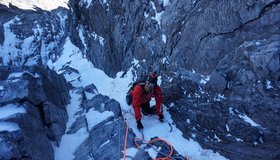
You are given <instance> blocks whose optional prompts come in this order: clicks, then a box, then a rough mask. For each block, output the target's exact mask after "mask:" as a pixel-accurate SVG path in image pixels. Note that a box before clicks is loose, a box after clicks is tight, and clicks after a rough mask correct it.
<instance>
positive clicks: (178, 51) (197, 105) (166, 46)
mask: <svg viewBox="0 0 280 160" xmlns="http://www.w3.org/2000/svg"><path fill="white" fill-rule="evenodd" d="M166 2H167V1H161V0H140V1H102V2H101V1H94V2H92V3H90V4H87V3H86V2H81V1H80V2H79V1H74V0H70V2H69V6H70V8H72V10H71V12H70V13H69V15H70V16H71V18H70V19H69V21H70V24H71V25H70V26H69V31H70V33H71V38H72V40H73V41H74V42H75V43H76V45H77V46H79V47H80V48H81V49H83V50H84V53H85V55H86V56H87V57H88V59H89V60H90V61H92V62H93V64H94V65H95V66H96V67H98V68H100V69H102V70H104V71H105V72H106V73H107V74H108V75H111V76H114V75H115V74H116V72H117V71H119V70H121V69H122V70H125V69H127V67H130V66H131V64H130V63H131V61H132V59H133V58H135V59H137V60H139V66H140V67H138V68H137V69H136V71H137V72H138V73H139V72H146V71H152V70H158V71H159V73H160V75H161V76H162V87H163V91H164V94H165V104H167V105H168V106H169V107H170V108H169V110H170V112H171V114H172V117H173V119H174V120H175V123H176V125H177V126H178V127H179V128H180V129H181V130H182V131H183V133H184V136H185V137H186V138H193V139H196V140H197V141H198V142H199V143H200V144H201V145H202V146H203V147H205V148H210V149H213V150H215V151H218V152H219V153H221V154H222V155H224V156H226V157H228V158H230V159H260V158H262V157H266V159H279V157H280V153H279V149H278V148H279V144H280V143H279V133H280V128H279V123H278V122H279V119H280V116H279V115H280V114H279V111H280V99H279V91H280V86H279V80H280V77H279V73H280V66H279V64H280V51H279V48H280V43H279V42H280V38H279V37H280V28H279V26H280V23H279V22H280V15H279V14H278V13H279V11H280V2H279V1H274V0H262V1H253V0H250V1H245V0H240V1H234V2H232V1H224V0H223V1H220V0H212V1H207V0H194V1H193V0H192V1H190V0H185V1H180V0H172V1H169V2H168V3H166ZM80 33H82V35H83V36H82V38H81V36H80ZM84 42H85V43H84ZM96 57H98V58H96ZM100 57H101V58H100ZM138 73H137V74H138ZM172 102H174V105H171V104H172ZM169 104H170V105H169ZM248 119H250V120H252V121H254V122H255V123H252V122H251V121H249V120H248ZM192 133H195V134H196V135H197V136H196V137H192V135H193V134H192Z"/></svg>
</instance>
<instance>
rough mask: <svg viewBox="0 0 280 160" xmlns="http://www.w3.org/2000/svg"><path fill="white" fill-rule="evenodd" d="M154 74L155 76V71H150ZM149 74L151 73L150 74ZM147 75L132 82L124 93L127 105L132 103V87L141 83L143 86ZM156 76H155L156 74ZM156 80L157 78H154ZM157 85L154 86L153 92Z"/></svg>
mask: <svg viewBox="0 0 280 160" xmlns="http://www.w3.org/2000/svg"><path fill="white" fill-rule="evenodd" d="M152 74H154V75H153V76H156V72H154V73H152ZM150 75H151V74H150ZM148 77H149V76H147V77H145V78H142V79H139V80H137V81H136V82H134V83H133V84H132V86H131V87H130V88H129V90H128V91H127V93H126V103H127V104H128V105H131V104H132V92H133V89H134V88H135V86H136V85H141V86H142V87H143V88H144V86H145V84H146V80H147V78H148ZM156 77H157V76H156ZM156 80H157V78H156ZM156 87H157V85H155V86H154V92H155V91H156V90H155V88H156Z"/></svg>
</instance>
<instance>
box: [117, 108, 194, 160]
mask: <svg viewBox="0 0 280 160" xmlns="http://www.w3.org/2000/svg"><path fill="white" fill-rule="evenodd" d="M124 114H125V113H124V112H122V116H123V120H124V121H125V124H126V133H125V139H124V155H123V159H124V160H126V144H127V137H128V123H127V120H126V118H125V116H124ZM137 141H142V142H143V143H145V144H147V145H149V146H150V147H152V148H153V149H155V148H154V147H153V145H152V143H154V142H155V141H163V142H164V143H166V144H168V146H169V148H170V153H169V155H167V154H165V153H162V152H160V151H158V150H157V149H155V150H156V152H158V153H161V154H162V155H164V156H166V157H163V158H156V159H153V160H172V159H174V158H172V157H171V156H172V154H173V146H172V145H171V143H169V142H168V141H166V140H164V139H161V138H155V139H152V140H151V141H145V140H144V139H142V138H134V143H135V145H136V147H137V148H141V147H140V145H139V144H138V143H137ZM180 159H182V158H180ZM184 160H189V158H188V157H187V156H186V158H184Z"/></svg>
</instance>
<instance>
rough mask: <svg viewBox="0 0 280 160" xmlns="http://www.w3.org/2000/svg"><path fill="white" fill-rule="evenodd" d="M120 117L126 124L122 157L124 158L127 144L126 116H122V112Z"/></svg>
mask: <svg viewBox="0 0 280 160" xmlns="http://www.w3.org/2000/svg"><path fill="white" fill-rule="evenodd" d="M122 117H123V120H124V122H125V125H126V129H125V139H124V147H123V159H124V160H126V144H127V137H128V123H127V121H126V118H125V117H124V112H122Z"/></svg>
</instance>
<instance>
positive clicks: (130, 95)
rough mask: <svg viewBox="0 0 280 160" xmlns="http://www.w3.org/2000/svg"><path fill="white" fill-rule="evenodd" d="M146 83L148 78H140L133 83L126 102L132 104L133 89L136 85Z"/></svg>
mask: <svg viewBox="0 0 280 160" xmlns="http://www.w3.org/2000/svg"><path fill="white" fill-rule="evenodd" d="M145 83H146V80H139V81H136V82H134V83H133V84H132V86H131V87H130V88H129V90H128V91H127V93H126V103H127V104H128V105H131V104H132V92H133V89H134V88H135V86H136V85H141V86H143V87H144V86H145Z"/></svg>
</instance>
